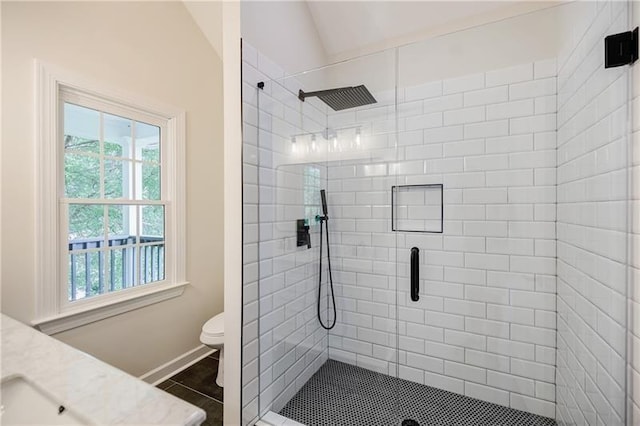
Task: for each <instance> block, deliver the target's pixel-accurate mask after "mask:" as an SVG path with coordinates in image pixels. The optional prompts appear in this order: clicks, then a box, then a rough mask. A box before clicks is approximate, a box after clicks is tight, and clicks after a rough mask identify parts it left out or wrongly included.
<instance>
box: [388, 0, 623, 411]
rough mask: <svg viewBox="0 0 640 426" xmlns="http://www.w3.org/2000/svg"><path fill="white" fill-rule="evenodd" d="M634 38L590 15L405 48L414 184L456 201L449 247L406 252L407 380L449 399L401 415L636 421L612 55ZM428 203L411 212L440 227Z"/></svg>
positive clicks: (402, 151)
mask: <svg viewBox="0 0 640 426" xmlns="http://www.w3.org/2000/svg"><path fill="white" fill-rule="evenodd" d="M542 28H544V31H536V30H534V29H542ZM627 30H629V28H628V6H627V4H626V3H624V2H605V3H603V4H596V3H592V2H578V3H577V4H576V3H574V4H570V5H565V6H559V7H554V8H549V9H545V10H542V11H537V12H534V13H529V14H526V15H522V16H519V17H515V18H511V19H506V20H502V21H499V22H495V23H492V24H488V25H483V26H479V27H475V28H472V29H468V30H464V31H459V32H456V33H453V34H448V35H446V36H442V37H436V38H433V39H430V40H427V41H424V42H419V43H414V44H411V45H407V46H404V47H401V48H399V50H398V99H399V101H398V117H399V119H398V130H399V133H398V142H399V152H398V158H399V159H404V161H405V162H406V163H403V162H401V163H400V164H407V165H409V164H413V163H415V167H414V168H412V169H411V171H402V172H401V173H400V174H399V175H398V176H397V178H398V182H399V183H400V184H406V185H416V184H419V185H425V184H442V185H443V188H444V196H443V199H444V206H443V211H444V215H443V217H444V221H443V222H444V230H443V232H442V233H441V234H438V233H425V232H415V233H399V234H398V238H397V251H398V255H397V258H398V295H399V297H398V301H399V302H398V331H399V336H398V339H399V348H398V349H399V352H398V353H399V356H398V361H399V362H398V368H399V370H398V372H399V377H400V378H402V379H406V380H408V381H412V382H417V383H418V384H424V385H426V386H428V387H432V388H437V389H439V390H438V391H436V390H425V389H424V388H419V387H418V388H416V387H414V386H410V385H407V386H402V387H401V388H400V397H399V400H400V405H399V410H400V414H401V416H404V415H405V413H406V416H407V417H409V418H411V419H415V420H417V421H418V423H419V424H433V423H434V422H435V423H437V422H438V419H448V420H447V421H446V422H445V423H447V424H494V423H501V422H500V420H499V419H501V418H502V419H507V418H508V419H510V421H509V422H507V423H511V424H534V423H535V424H550V423H548V422H550V421H551V420H550V419H557V420H558V422H564V423H572V424H573V423H576V424H583V423H588V424H597V423H602V424H624V422H625V355H626V338H625V329H626V300H625V299H626V293H627V289H626V285H627V281H626V277H625V271H626V264H627V251H626V250H627V208H628V202H627V195H626V194H627V189H628V183H627V173H628V170H627V167H628V160H629V159H628V154H627V153H628V127H629V126H628V116H629V114H628V111H627V109H628V106H627V105H628V100H629V88H628V86H627V85H628V82H627V79H628V73H629V71H628V70H629V68H628V67H622V68H611V69H605V68H604V63H603V62H604V49H603V40H604V37H605V36H606V35H609V34H614V33H619V32H623V31H627ZM418 160H419V161H418ZM421 164H424V171H422V170H421V167H420V165H421ZM408 188H411V187H408ZM423 195H424V200H423V199H422V198H420V197H421V195H420V194H418V193H416V198H410V199H409V200H408V202H407V203H405V205H398V206H396V209H397V210H396V211H394V215H395V216H397V217H399V218H407V220H408V221H410V220H411V219H422V220H428V219H429V218H430V217H433V215H434V214H435V213H437V212H438V210H437V209H434V208H433V207H434V202H433V200H439V198H438V197H437V196H435V197H433V196H432V197H431V198H429V194H428V193H427V192H424V191H423ZM423 202H424V204H422V203H423ZM401 209H407V211H402V210H401ZM412 209H413V213H412ZM414 227H415V230H416V231H417V230H422V229H424V226H423V224H422V222H416V223H415V224H414ZM405 229H406V227H405ZM414 247H417V248H419V249H420V257H419V260H420V291H419V296H420V297H419V299H418V300H416V301H414V300H412V299H411V298H410V297H409V294H410V291H409V288H410V283H409V276H410V273H409V271H410V270H411V268H410V265H409V254H408V253H409V252H410V251H411V250H412V248H414ZM416 389H418V390H416ZM420 389H422V390H420ZM441 390H446V391H450V392H453V393H454V394H455V395H453V394H447V393H446V392H442V391H441ZM417 395H421V396H417ZM458 395H464V396H465V397H471V398H474V399H475V400H481V401H483V402H482V403H480V402H475V401H474V402H472V400H469V399H467V400H462V399H461V398H460V397H458ZM417 401H420V402H418V403H417ZM426 401H431V402H430V403H427V402H426ZM486 402H488V403H491V404H487V403H486ZM492 404H497V405H492ZM446 407H449V409H447V408H446ZM507 407H508V408H510V409H515V410H519V411H514V410H508V409H507ZM534 415H539V416H543V417H544V418H549V420H544V419H542V418H540V417H535V416H534Z"/></svg>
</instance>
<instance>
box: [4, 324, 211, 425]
mask: <svg viewBox="0 0 640 426" xmlns="http://www.w3.org/2000/svg"><path fill="white" fill-rule="evenodd" d="M0 335H1V346H0V347H1V351H2V362H1V363H0V377H2V378H5V377H10V376H13V375H21V376H24V377H26V378H27V379H29V380H30V381H31V382H33V383H34V384H36V385H37V386H38V387H40V388H41V389H42V390H43V391H45V392H46V393H48V394H50V395H52V396H55V397H56V398H57V399H59V400H60V404H61V405H64V406H66V407H68V408H69V409H70V410H72V411H74V412H76V413H77V414H79V415H80V416H82V417H84V418H86V419H89V420H90V421H91V422H92V423H95V424H99V425H113V424H118V425H151V424H155V425H199V424H201V423H202V422H203V421H204V419H205V413H204V411H203V410H202V409H200V408H197V407H195V406H193V405H191V404H189V403H187V402H185V401H183V400H181V399H178V398H176V397H174V396H173V395H170V394H168V393H166V392H164V391H161V390H159V389H157V388H155V387H153V386H151V385H149V384H148V383H145V382H143V381H142V380H140V379H138V378H136V377H133V376H131V375H129V374H127V373H125V372H124V371H121V370H119V369H117V368H115V367H113V366H111V365H109V364H106V363H104V362H102V361H99V360H97V359H96V358H94V357H92V356H91V355H88V354H86V353H84V352H81V351H79V350H77V349H74V348H72V347H71V346H68V345H66V344H64V343H62V342H60V341H58V340H56V339H53V338H51V337H49V336H47V335H45V334H43V333H40V332H39V331H36V330H34V329H33V328H31V327H28V326H26V325H24V324H22V323H20V322H18V321H16V320H14V319H12V318H10V317H8V316H6V315H4V314H2V315H1V317H0Z"/></svg>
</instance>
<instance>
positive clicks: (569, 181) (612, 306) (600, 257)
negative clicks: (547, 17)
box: [512, 1, 637, 425]
mask: <svg viewBox="0 0 640 426" xmlns="http://www.w3.org/2000/svg"><path fill="white" fill-rule="evenodd" d="M571 7H572V8H573V10H572V13H570V15H571V16H572V20H573V21H574V22H573V24H572V27H573V32H572V37H573V39H572V40H571V43H570V44H569V45H568V46H566V49H565V52H563V53H562V54H561V55H560V56H559V59H558V64H559V66H558V95H557V96H558V98H557V102H558V113H557V126H558V135H557V144H558V151H557V154H558V156H557V159H558V164H557V185H558V186H557V188H558V194H557V237H558V238H557V256H558V262H557V277H558V282H557V285H558V297H557V310H558V316H557V322H558V324H557V327H558V335H557V342H558V351H557V374H556V385H557V420H558V423H559V424H562V425H565V424H566V425H568V424H606V425H622V424H624V419H625V371H626V368H625V367H626V363H625V350H626V346H625V338H626V331H625V326H626V319H625V314H626V308H627V304H626V300H625V297H626V283H627V281H626V277H625V273H626V266H625V262H626V261H627V255H626V247H627V234H626V228H627V226H626V220H627V202H626V199H627V189H628V185H627V170H626V167H627V166H626V165H627V158H628V155H627V139H626V124H625V123H626V119H627V115H628V106H627V102H628V99H629V97H628V90H629V88H628V82H627V79H628V74H627V67H621V68H611V69H605V68H604V62H603V58H604V55H603V39H604V37H605V36H606V35H608V34H613V33H618V32H622V31H627V30H628V29H629V27H628V17H629V11H628V5H627V2H616V1H605V2H599V3H596V2H578V3H575V4H573V5H572V6H571ZM541 102H542V101H541ZM541 109H546V106H542V105H541ZM541 249H542V248H541ZM550 321H552V319H551V318H550V317H549V318H543V317H540V318H539V317H537V316H536V317H535V323H536V324H538V323H540V324H543V323H548V322H550ZM537 355H539V354H536V356H537ZM540 355H541V356H542V357H545V355H544V354H540ZM548 355H549V356H551V354H548ZM636 377H637V376H636ZM636 382H637V379H636ZM548 391H549V390H547V389H544V388H542V387H536V396H539V397H540V398H542V397H543V395H547V394H548ZM512 402H513V401H512ZM525 402H526V401H524V400H523V401H519V402H518V403H525ZM627 424H632V423H631V422H630V421H629V422H628V423H627Z"/></svg>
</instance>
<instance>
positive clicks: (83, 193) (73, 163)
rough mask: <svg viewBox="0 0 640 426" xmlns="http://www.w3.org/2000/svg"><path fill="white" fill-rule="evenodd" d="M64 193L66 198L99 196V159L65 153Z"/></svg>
mask: <svg viewBox="0 0 640 426" xmlns="http://www.w3.org/2000/svg"><path fill="white" fill-rule="evenodd" d="M64 193H65V196H66V197H67V198H100V160H99V159H98V158H97V157H89V156H87V155H82V154H70V153H66V154H65V155H64Z"/></svg>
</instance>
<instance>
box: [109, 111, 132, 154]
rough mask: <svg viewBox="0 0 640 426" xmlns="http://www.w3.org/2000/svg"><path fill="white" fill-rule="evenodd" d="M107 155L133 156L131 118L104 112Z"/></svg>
mask: <svg viewBox="0 0 640 426" xmlns="http://www.w3.org/2000/svg"><path fill="white" fill-rule="evenodd" d="M103 120H104V146H105V154H106V155H115V156H118V157H125V158H133V156H132V154H131V123H132V122H131V120H129V119H126V118H123V117H118V116H117V115H111V114H103Z"/></svg>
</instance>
